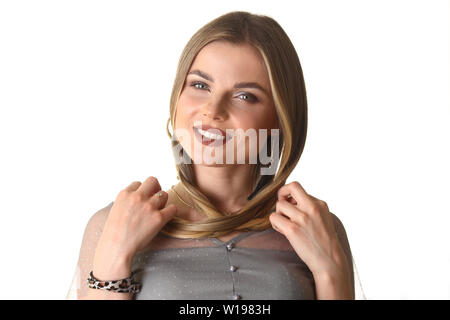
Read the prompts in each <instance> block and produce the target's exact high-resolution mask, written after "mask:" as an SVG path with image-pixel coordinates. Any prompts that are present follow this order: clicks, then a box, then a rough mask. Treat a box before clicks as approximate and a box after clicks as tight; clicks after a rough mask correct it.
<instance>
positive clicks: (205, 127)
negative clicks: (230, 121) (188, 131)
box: [193, 124, 231, 141]
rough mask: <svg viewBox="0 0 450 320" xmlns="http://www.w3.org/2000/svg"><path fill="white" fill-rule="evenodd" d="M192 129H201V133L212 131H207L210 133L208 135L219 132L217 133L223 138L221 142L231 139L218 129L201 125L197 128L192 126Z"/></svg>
mask: <svg viewBox="0 0 450 320" xmlns="http://www.w3.org/2000/svg"><path fill="white" fill-rule="evenodd" d="M193 128H194V129H202V130H203V131H208V130H209V129H212V130H211V131H209V132H210V133H214V134H217V131H219V132H220V133H221V134H222V136H223V137H224V139H223V140H226V141H228V140H230V139H231V136H230V135H229V134H227V133H226V132H225V131H224V130H222V129H219V128H215V127H212V126H210V125H207V124H201V125H199V126H194V127H193ZM216 130H217V131H216Z"/></svg>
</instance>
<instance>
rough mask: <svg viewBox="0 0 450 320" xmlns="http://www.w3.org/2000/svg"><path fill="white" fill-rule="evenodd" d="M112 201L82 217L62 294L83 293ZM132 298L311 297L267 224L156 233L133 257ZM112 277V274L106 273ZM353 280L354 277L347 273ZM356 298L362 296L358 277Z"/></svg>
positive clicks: (296, 262) (299, 267) (310, 286)
mask: <svg viewBox="0 0 450 320" xmlns="http://www.w3.org/2000/svg"><path fill="white" fill-rule="evenodd" d="M112 205H113V202H111V203H110V204H109V205H107V206H106V207H104V208H102V209H101V210H99V211H98V212H97V213H95V214H94V215H93V216H92V217H91V218H90V220H89V222H88V223H87V226H86V229H85V232H84V235H83V241H82V244H81V249H80V253H79V259H78V264H77V268H76V272H75V276H74V278H73V281H72V285H71V286H70V290H69V292H68V294H67V297H66V298H67V299H79V298H81V297H84V296H86V294H87V292H88V290H93V289H89V288H88V287H87V285H86V279H87V277H88V276H89V272H90V271H91V270H92V262H93V258H94V254H95V248H96V245H97V242H98V239H99V237H100V235H101V232H102V228H103V225H104V223H105V221H106V218H107V215H108V212H109V209H110V208H111V206H112ZM333 218H334V221H335V229H336V232H337V234H338V237H339V239H340V240H341V243H342V245H343V248H344V250H345V252H346V254H347V258H348V261H349V263H350V265H351V266H352V268H353V270H352V271H353V273H354V272H355V269H354V262H353V258H352V255H351V251H350V246H349V243H348V240H347V236H346V233H345V229H344V227H343V225H342V223H341V222H340V220H339V219H338V218H337V217H336V216H335V215H333ZM132 271H133V272H134V273H135V280H136V281H138V282H140V283H141V284H142V287H141V291H140V292H139V293H136V294H135V295H134V298H135V299H137V300H141V299H142V300H154V299H155V300H164V299H171V300H178V299H188V300H197V299H199V300H219V299H220V300H240V299H243V300H248V299H250V300H251V299H261V300H265V299H273V300H282V299H284V300H291V299H295V300H303V299H315V286H314V279H313V276H312V274H311V271H310V270H309V268H308V267H307V266H306V264H305V263H304V262H303V261H302V260H301V259H300V258H299V256H298V255H297V254H296V252H295V251H294V249H293V248H292V246H291V245H290V243H289V241H288V240H287V239H286V237H285V236H284V235H282V234H281V233H279V232H277V231H275V230H274V229H272V228H270V229H267V230H263V231H249V232H243V233H239V234H237V235H236V236H234V237H232V238H231V239H229V240H228V241H221V240H219V239H216V238H208V239H179V238H175V237H171V236H168V235H165V234H163V233H159V234H158V235H157V236H156V237H155V238H154V239H153V240H152V241H151V243H150V245H149V246H148V247H147V248H146V249H145V250H144V251H141V252H139V253H138V254H137V255H135V257H134V258H133V264H132ZM108 280H112V279H108ZM352 280H354V278H353V279H352ZM357 280H358V281H357V286H356V285H355V282H354V283H353V287H354V288H355V293H356V297H355V298H356V299H365V297H364V294H363V293H362V289H361V285H360V283H359V279H358V278H357Z"/></svg>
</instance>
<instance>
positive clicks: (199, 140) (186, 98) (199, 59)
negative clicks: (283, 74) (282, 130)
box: [174, 41, 279, 166]
mask: <svg viewBox="0 0 450 320" xmlns="http://www.w3.org/2000/svg"><path fill="white" fill-rule="evenodd" d="M200 125H203V127H201V126H200ZM198 127H199V128H200V130H198V129H196V128H198ZM211 127H212V128H217V129H219V130H215V129H211ZM272 128H279V126H278V119H277V115H276V111H275V106H274V102H273V98H272V92H271V88H270V81H269V75H268V72H267V70H266V67H265V64H264V60H263V58H262V56H261V55H260V53H259V51H258V50H257V49H256V48H254V47H253V46H251V45H249V44H239V45H236V44H232V43H229V42H225V41H214V42H211V43H209V44H208V45H207V46H205V47H204V48H203V49H202V50H201V51H200V52H199V53H198V55H197V56H196V58H195V59H194V61H193V63H192V66H191V68H190V70H189V72H188V75H187V77H186V80H185V84H184V87H183V89H182V92H181V95H180V97H179V100H178V104H177V107H176V115H175V128H174V129H175V132H176V136H177V138H178V140H179V141H180V144H181V146H182V147H183V148H184V150H185V151H186V152H187V153H188V155H189V156H190V158H191V159H192V160H193V161H194V163H198V164H200V163H201V164H203V165H214V166H217V165H220V164H230V163H242V162H238V161H242V160H238V154H245V163H249V152H251V150H250V147H249V143H252V144H253V145H255V142H257V141H259V134H260V131H259V129H267V135H270V133H271V131H270V129H272ZM180 129H181V130H180ZM227 129H228V131H227ZM236 129H242V130H243V131H241V134H242V132H243V133H244V134H245V132H251V131H252V130H250V131H247V130H249V129H253V130H254V131H253V132H255V133H256V137H258V138H257V139H256V141H255V140H253V142H251V140H252V139H250V138H248V137H247V138H246V139H243V140H242V137H244V136H243V135H241V136H239V137H240V138H238V137H237V136H234V138H231V137H233V133H235V134H236V133H237V131H236ZM202 130H203V131H202ZM206 130H208V132H209V133H212V134H216V135H209V138H208V137H207V136H208V134H207V136H204V132H205V131H206ZM220 130H223V131H220ZM180 132H181V133H180ZM224 133H231V135H225V136H224ZM202 134H203V135H202ZM262 141H263V142H262ZM262 141H261V143H257V144H256V145H255V147H256V149H257V150H258V151H257V152H259V150H260V149H261V148H262V146H263V145H262V144H263V143H264V144H265V140H262ZM230 148H231V149H232V150H233V151H232V153H230ZM243 148H245V150H244V153H241V152H243V150H242V149H243ZM238 150H239V152H238ZM227 152H228V154H226V153H227ZM205 155H207V157H209V159H214V161H213V163H211V160H207V159H206V158H205ZM218 159H219V160H218ZM241 159H242V158H241ZM217 160H218V161H217ZM208 161H209V163H208ZM220 161H221V162H220ZM230 161H233V162H230ZM253 163H254V162H253Z"/></svg>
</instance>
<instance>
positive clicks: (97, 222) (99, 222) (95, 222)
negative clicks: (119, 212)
mask: <svg viewBox="0 0 450 320" xmlns="http://www.w3.org/2000/svg"><path fill="white" fill-rule="evenodd" d="M113 204H114V201H112V202H110V203H109V204H107V205H106V206H104V207H103V208H101V209H99V210H97V211H96V212H95V213H94V214H92V215H91V217H90V218H89V221H88V223H87V226H86V228H87V229H91V228H95V229H102V228H103V226H104V225H105V222H106V219H108V214H109V211H110V210H111V207H112V206H113Z"/></svg>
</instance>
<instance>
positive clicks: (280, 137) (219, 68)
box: [71, 12, 359, 299]
mask: <svg viewBox="0 0 450 320" xmlns="http://www.w3.org/2000/svg"><path fill="white" fill-rule="evenodd" d="M169 123H170V124H171V126H172V129H173V134H171V133H170V130H169V127H168V130H167V132H168V134H169V136H170V137H171V138H172V148H173V150H174V155H175V159H176V162H177V164H176V169H177V176H178V179H179V180H180V181H179V183H178V184H177V185H175V186H173V187H172V188H171V189H169V190H167V191H162V190H161V186H160V184H159V182H158V180H157V178H155V177H154V176H151V177H149V178H147V179H146V180H145V181H143V182H142V183H141V182H139V181H136V182H133V183H131V184H130V185H129V186H127V187H126V188H124V189H123V190H121V191H120V192H119V194H118V195H117V197H116V199H115V201H114V202H111V203H110V204H109V205H108V206H106V207H105V208H103V209H101V210H100V211H98V212H97V213H95V214H94V215H93V216H92V218H91V219H90V220H89V222H88V225H87V227H86V230H85V233H84V237H83V242H82V246H81V250H80V257H79V262H78V268H77V270H78V272H77V277H76V279H75V280H74V283H73V285H72V289H73V291H71V292H72V293H74V294H75V295H76V298H78V299H133V298H134V299H354V298H355V281H354V280H355V279H354V268H353V266H354V264H353V260H352V255H351V251H350V246H349V243H348V240H347V236H346V233H345V229H344V226H343V225H342V223H341V221H340V220H339V219H338V218H337V217H336V216H335V215H334V214H333V213H331V212H330V211H329V209H328V207H327V204H326V203H325V202H324V201H322V200H319V199H317V198H315V197H313V196H312V195H310V194H308V193H307V192H306V191H305V190H304V188H303V187H302V185H301V184H300V183H299V182H298V181H294V182H291V183H287V184H286V180H287V178H288V176H289V174H290V173H291V172H292V170H293V169H294V168H295V166H296V164H297V162H298V160H299V158H300V156H301V154H302V151H303V148H304V144H305V140H306V132H307V100H306V90H305V83H304V79H303V73H302V69H301V65H300V61H299V59H298V56H297V53H296V51H295V49H294V46H293V45H292V43H291V42H290V40H289V38H288V36H287V35H286V33H285V32H284V31H283V29H282V28H281V27H280V25H279V24H278V23H277V22H276V21H275V20H273V19H272V18H270V17H267V16H263V15H254V14H251V13H248V12H231V13H228V14H225V15H223V16H221V17H219V18H217V19H215V20H213V21H211V22H210V23H208V24H207V25H205V26H204V27H202V28H201V29H200V30H199V31H198V32H197V33H196V34H195V35H194V36H193V37H192V38H191V39H190V41H189V42H188V44H187V45H186V47H185V49H184V51H183V52H182V55H181V58H180V61H179V64H178V69H177V74H176V78H175V83H174V86H173V90H172V96H171V100H170V118H169V121H168V125H169ZM242 132H244V133H245V134H242ZM249 132H250V133H253V137H251V134H248V133H249ZM253 138H255V139H253ZM199 146H200V147H199ZM267 152H269V158H268V159H269V160H270V161H269V162H267V161H264V159H265V158H264V157H263V156H264V155H266V154H267ZM239 155H241V156H242V157H241V158H239ZM255 155H256V157H255ZM255 158H256V161H251V160H252V159H253V160H255ZM242 160H243V161H242ZM266 160H267V159H266ZM264 169H266V170H265V171H264ZM154 172H157V171H156V170H155V169H154ZM155 175H156V174H155ZM88 278H89V281H87V279H88ZM358 284H359V283H358ZM105 289H108V290H105ZM75 290H76V291H75Z"/></svg>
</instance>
